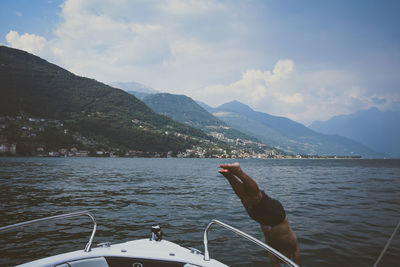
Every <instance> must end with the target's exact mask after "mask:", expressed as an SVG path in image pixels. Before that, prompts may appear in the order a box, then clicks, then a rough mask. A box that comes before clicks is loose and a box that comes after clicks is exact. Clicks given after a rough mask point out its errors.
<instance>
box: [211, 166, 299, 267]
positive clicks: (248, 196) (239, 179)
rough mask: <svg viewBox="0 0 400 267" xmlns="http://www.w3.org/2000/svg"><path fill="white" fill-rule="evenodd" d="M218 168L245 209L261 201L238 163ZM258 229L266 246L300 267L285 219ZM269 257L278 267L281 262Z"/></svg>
mask: <svg viewBox="0 0 400 267" xmlns="http://www.w3.org/2000/svg"><path fill="white" fill-rule="evenodd" d="M219 167H220V170H218V172H219V173H221V174H222V175H223V176H224V177H225V178H226V179H227V180H228V182H229V183H230V185H231V186H232V189H233V191H234V192H235V193H236V195H237V196H238V197H239V199H240V201H241V202H242V204H243V206H244V207H245V208H246V209H247V208H248V207H250V206H253V205H257V204H258V203H259V202H260V201H261V199H262V197H263V195H262V193H261V191H260V189H259V187H258V185H257V183H256V182H255V181H254V180H253V179H252V178H251V177H250V176H248V175H247V174H246V173H245V172H243V171H242V169H241V168H240V164H239V163H233V164H221V165H219ZM260 227H261V230H262V232H263V234H264V237H265V242H266V243H267V244H268V245H270V246H271V247H272V248H274V249H276V250H278V251H279V252H281V253H282V254H283V255H285V256H286V257H288V258H292V259H293V261H294V262H295V263H296V264H298V265H299V266H301V260H300V248H299V244H298V242H297V238H296V235H295V233H294V232H293V230H292V228H291V227H290V224H289V220H288V218H287V217H286V218H285V219H284V221H283V222H282V223H280V224H278V225H275V226H273V227H269V226H266V225H262V224H260ZM269 257H270V259H271V262H272V266H274V267H279V263H280V262H281V261H280V260H279V259H278V258H277V257H275V256H274V255H272V254H271V253H269Z"/></svg>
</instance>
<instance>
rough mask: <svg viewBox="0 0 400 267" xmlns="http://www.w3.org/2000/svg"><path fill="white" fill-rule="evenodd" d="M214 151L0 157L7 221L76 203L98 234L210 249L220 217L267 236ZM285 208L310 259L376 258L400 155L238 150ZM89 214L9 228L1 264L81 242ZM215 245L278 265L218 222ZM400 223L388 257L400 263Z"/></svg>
mask: <svg viewBox="0 0 400 267" xmlns="http://www.w3.org/2000/svg"><path fill="white" fill-rule="evenodd" d="M221 162H231V161H229V160H225V161H221V160H215V159H120V158H104V159H101V158H0V225H1V226H4V225H8V224H12V223H17V222H21V221H26V220H31V219H36V218H41V217H45V216H52V215H58V214H62V213H67V212H73V211H78V210H90V211H92V212H93V213H94V214H95V216H96V218H97V221H98V224H99V225H98V231H97V234H96V237H95V240H94V244H97V243H100V242H105V241H114V242H124V241H128V240H132V239H137V238H147V237H149V236H150V235H149V233H150V230H149V229H150V226H151V225H154V224H160V225H161V227H162V228H163V231H164V234H165V239H167V240H170V241H173V242H177V243H179V244H180V245H182V246H186V247H196V248H198V249H200V250H202V251H203V250H204V248H203V245H202V237H203V231H204V228H205V226H206V225H207V223H208V222H209V221H210V220H211V219H214V218H215V219H218V220H221V221H223V222H226V223H228V224H230V225H232V226H234V227H236V228H239V229H241V230H243V231H245V232H247V233H249V234H251V235H253V236H255V237H256V238H258V239H260V240H263V236H262V233H261V231H260V230H259V226H258V225H257V223H255V222H254V221H252V220H251V219H250V218H249V217H248V215H247V214H246V212H245V210H244V208H243V207H242V206H241V203H240V201H239V200H238V198H237V197H236V196H235V195H234V193H233V191H232V189H231V188H230V186H229V184H228V182H227V181H226V180H225V178H223V177H222V176H221V175H219V174H218V173H217V169H218V164H219V163H221ZM240 163H241V165H242V168H243V169H244V170H245V171H246V172H247V173H248V174H249V175H250V176H252V177H253V178H254V179H255V180H256V181H257V182H258V183H259V185H260V187H261V188H262V189H263V190H265V191H266V192H267V193H268V194H269V195H270V196H272V197H274V198H277V199H279V200H280V201H281V202H282V204H283V206H284V207H285V209H286V213H287V215H288V217H289V221H290V223H291V226H292V228H293V229H294V231H295V233H296V234H297V237H298V239H299V243H300V246H301V254H302V261H303V265H304V266H321V265H322V266H372V265H373V264H374V262H375V260H376V259H377V257H378V255H379V254H380V252H381V250H382V249H383V247H384V245H385V243H386V241H387V240H388V238H389V237H390V235H391V234H392V232H393V230H394V227H395V226H396V225H397V223H398V222H399V220H400V161H399V160H240ZM91 226H92V225H91V223H90V220H89V219H87V218H85V217H83V218H82V219H77V220H75V221H72V222H71V220H69V221H61V222H57V223H49V224H44V225H43V224H41V225H38V226H32V227H29V228H26V229H24V231H20V232H17V231H13V232H8V233H3V234H1V242H2V244H1V246H0V247H1V249H0V265H1V266H3V265H4V266H8V265H13V264H18V263H23V262H26V261H28V260H33V259H37V258H40V257H44V256H49V255H53V254H55V253H62V252H67V251H72V250H78V249H83V248H84V247H85V244H86V242H87V241H88V239H89V235H90V232H91ZM209 238H210V240H211V241H210V254H211V257H213V258H216V259H218V260H220V261H222V262H224V263H226V264H228V265H232V266H270V264H269V260H268V257H267V256H266V253H265V252H263V251H262V250H261V249H259V248H258V247H256V246H255V245H253V244H252V243H248V242H247V241H244V239H241V238H240V237H238V236H235V235H234V234H231V233H230V232H227V231H226V230H224V229H222V228H219V227H218V226H215V227H213V228H212V230H211V231H210V234H209ZM399 262H400V233H398V235H397V236H396V237H395V239H394V241H393V243H392V245H391V247H390V249H389V250H388V251H387V253H386V254H385V257H384V258H383V260H382V262H381V265H380V266H399V265H398V264H399Z"/></svg>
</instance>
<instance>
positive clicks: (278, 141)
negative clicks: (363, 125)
mask: <svg viewBox="0 0 400 267" xmlns="http://www.w3.org/2000/svg"><path fill="white" fill-rule="evenodd" d="M202 105H203V107H204V108H206V109H207V110H208V111H209V112H211V113H212V114H213V115H214V116H216V117H218V118H219V119H221V120H223V121H225V122H226V123H227V124H229V125H231V126H233V127H235V128H236V129H238V130H239V131H242V132H244V133H246V134H248V135H251V136H254V137H256V138H258V139H260V140H261V141H262V142H264V143H267V144H269V145H271V146H274V147H278V148H280V149H282V150H283V151H285V152H287V153H294V154H305V155H350V156H355V155H360V156H362V157H367V158H371V157H382V156H383V155H382V154H379V153H376V152H375V151H373V150H372V149H370V148H368V147H366V146H364V145H362V144H360V143H358V142H356V141H353V140H351V139H349V138H345V137H342V136H339V135H326V134H321V133H317V132H315V131H313V130H311V129H309V128H307V127H306V126H304V125H302V124H300V123H297V122H295V121H292V120H290V119H288V118H285V117H278V116H272V115H269V114H267V113H263V112H257V111H254V110H253V109H251V108H250V107H249V106H247V105H245V104H243V103H240V102H238V101H232V102H229V103H225V104H223V105H221V106H219V107H217V108H212V107H210V106H207V105H205V104H202Z"/></svg>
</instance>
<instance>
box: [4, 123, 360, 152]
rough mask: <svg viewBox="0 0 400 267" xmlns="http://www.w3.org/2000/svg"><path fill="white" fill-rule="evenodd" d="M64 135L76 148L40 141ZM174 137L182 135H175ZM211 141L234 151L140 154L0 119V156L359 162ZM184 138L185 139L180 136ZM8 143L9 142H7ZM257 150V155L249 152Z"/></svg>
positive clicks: (57, 126)
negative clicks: (233, 146)
mask: <svg viewBox="0 0 400 267" xmlns="http://www.w3.org/2000/svg"><path fill="white" fill-rule="evenodd" d="M49 131H50V134H54V135H64V136H68V138H70V139H72V140H74V142H75V143H76V144H75V145H70V146H67V145H66V146H61V147H60V144H58V145H54V146H51V145H50V146H49V145H48V144H46V142H44V141H43V139H41V138H39V137H43V136H44V137H46V136H48V134H49V133H48V132H49ZM175 134H176V135H181V134H179V133H175ZM210 135H211V136H212V137H214V138H216V139H218V140H221V141H224V142H226V143H230V144H234V145H235V148H237V149H231V150H227V149H223V148H219V147H218V146H210V144H207V146H206V147H202V146H193V147H192V148H190V149H186V150H184V151H168V152H148V151H140V150H127V151H124V150H122V149H120V148H112V147H111V148H110V147H105V146H104V145H102V144H100V143H98V142H96V141H95V140H91V139H90V138H87V137H85V136H82V135H80V134H78V133H76V132H74V133H71V132H70V131H69V130H68V129H67V128H66V127H65V124H64V122H63V121H61V120H54V119H45V118H33V117H27V118H24V117H23V116H15V117H12V116H3V117H0V156H36V157H151V158H232V159H249V158H253V159H301V158H360V157H359V156H353V157H347V156H316V155H313V156H310V155H290V154H285V153H283V152H282V151H280V150H276V149H273V148H268V147H266V145H265V144H261V143H256V142H253V141H250V140H243V139H240V138H237V139H235V140H233V139H229V138H227V137H225V136H224V135H223V134H221V133H217V132H212V133H211V134H210ZM182 137H183V138H186V137H185V136H182ZM10 139H11V140H10ZM249 146H253V147H257V148H258V149H257V151H255V150H253V149H249Z"/></svg>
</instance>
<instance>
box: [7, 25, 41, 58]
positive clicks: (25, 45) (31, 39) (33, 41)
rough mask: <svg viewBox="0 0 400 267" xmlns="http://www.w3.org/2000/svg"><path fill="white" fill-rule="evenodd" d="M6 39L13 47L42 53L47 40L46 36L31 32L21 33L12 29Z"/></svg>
mask: <svg viewBox="0 0 400 267" xmlns="http://www.w3.org/2000/svg"><path fill="white" fill-rule="evenodd" d="M6 41H7V43H8V44H10V45H11V46H12V47H15V48H18V49H22V50H25V51H28V52H30V53H34V54H40V53H42V52H43V50H44V48H45V46H46V42H47V41H46V39H45V38H44V37H41V36H37V35H35V34H29V33H25V34H23V35H20V34H19V33H18V32H16V31H10V32H9V33H8V34H7V35H6Z"/></svg>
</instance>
